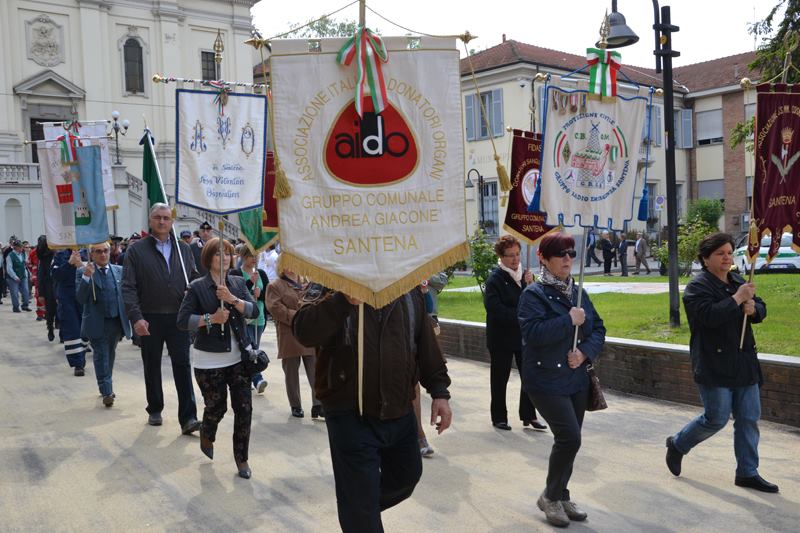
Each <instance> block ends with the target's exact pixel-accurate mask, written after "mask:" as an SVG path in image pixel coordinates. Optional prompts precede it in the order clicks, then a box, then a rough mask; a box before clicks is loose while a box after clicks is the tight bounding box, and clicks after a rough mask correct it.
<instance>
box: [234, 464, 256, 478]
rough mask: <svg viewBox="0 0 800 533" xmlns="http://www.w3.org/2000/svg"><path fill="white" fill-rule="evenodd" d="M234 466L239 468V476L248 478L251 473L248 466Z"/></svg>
mask: <svg viewBox="0 0 800 533" xmlns="http://www.w3.org/2000/svg"><path fill="white" fill-rule="evenodd" d="M245 464H246V463H245ZM236 468H237V469H238V470H239V477H240V478H242V479H250V478H251V477H252V475H253V471H252V470H250V467H249V466H243V467H240V466H239V465H236Z"/></svg>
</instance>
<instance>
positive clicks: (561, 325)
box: [518, 233, 606, 527]
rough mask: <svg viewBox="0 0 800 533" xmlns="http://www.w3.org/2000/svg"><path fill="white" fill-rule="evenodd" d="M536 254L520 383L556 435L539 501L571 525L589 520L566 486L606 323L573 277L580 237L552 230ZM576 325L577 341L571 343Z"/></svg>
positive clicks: (523, 303)
mask: <svg viewBox="0 0 800 533" xmlns="http://www.w3.org/2000/svg"><path fill="white" fill-rule="evenodd" d="M537 254H538V256H539V263H540V264H541V265H542V272H541V276H540V277H539V280H538V281H537V282H536V283H534V284H531V285H528V287H527V288H526V289H525V291H524V292H523V293H522V296H521V297H520V301H519V311H518V314H519V326H520V330H521V332H522V346H523V352H522V368H523V371H522V387H523V389H524V390H525V392H526V393H527V394H528V396H529V397H530V398H531V400H532V401H533V402H535V403H536V407H537V408H538V409H539V412H540V413H541V414H542V417H544V419H545V420H546V421H547V423H548V424H550V429H551V431H552V432H553V437H554V441H555V442H554V444H553V448H552V450H551V452H550V462H549V466H548V469H547V484H546V486H545V490H544V492H542V495H541V496H540V497H539V500H538V501H537V505H538V506H539V509H541V510H542V511H544V513H545V516H546V517H547V521H548V522H550V523H551V524H553V525H555V526H560V527H565V526H568V525H569V522H570V520H576V521H581V520H586V513H585V512H583V511H582V510H581V509H580V508H578V506H577V505H576V504H575V503H574V502H573V501H571V500H570V494H569V489H568V488H567V485H568V483H569V480H570V477H571V476H572V465H573V463H574V462H575V456H576V455H577V454H578V449H579V448H580V446H581V426H582V424H583V415H584V412H585V411H586V404H587V402H588V399H589V375H588V374H587V371H586V367H587V366H588V365H589V364H590V363H591V362H593V361H594V360H595V359H597V357H598V356H599V355H600V351H601V350H602V348H603V343H604V342H605V336H606V329H605V327H603V321H602V320H601V319H600V316H599V315H598V314H597V311H595V309H594V306H593V305H592V302H591V300H589V296H588V295H587V294H586V292H585V291H584V293H583V297H582V300H581V306H580V307H576V302H577V301H578V287H577V285H576V284H575V282H574V280H573V279H572V276H571V272H572V262H573V260H574V259H575V256H576V255H577V254H576V252H575V240H574V239H573V238H572V237H570V236H569V235H568V234H566V233H551V234H549V235H546V236H545V237H543V238H542V240H541V242H540V243H539V250H538V252H537ZM576 327H577V328H578V345H577V348H576V349H575V350H573V349H572V346H573V342H574V337H575V328H576Z"/></svg>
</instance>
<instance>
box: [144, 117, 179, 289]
mask: <svg viewBox="0 0 800 533" xmlns="http://www.w3.org/2000/svg"><path fill="white" fill-rule="evenodd" d="M144 132H145V134H146V135H145V138H146V139H147V147H148V148H149V149H150V156H151V157H152V158H153V165H155V167H156V176H157V177H158V185H159V187H161V194H162V195H163V196H164V202H165V203H166V201H167V191H166V189H164V180H162V179H161V169H159V168H158V159H156V151H155V150H154V149H153V142H152V138H151V135H152V133H153V132H151V131H150V129H149V128H145V129H144ZM173 218H174V217H173ZM171 233H172V236H173V237H174V238H175V248H176V249H177V250H178V259H179V261H180V264H181V270H182V271H183V279H184V280H185V281H186V287H187V288H188V287H189V276H188V275H186V265H184V264H183V254H182V253H181V242H180V240H178V233H177V232H176V231H175V223H174V220H173V224H172V232H171Z"/></svg>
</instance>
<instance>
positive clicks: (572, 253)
mask: <svg viewBox="0 0 800 533" xmlns="http://www.w3.org/2000/svg"><path fill="white" fill-rule="evenodd" d="M577 255H578V252H576V251H575V250H560V251H558V252H556V253H554V254H553V257H566V256H570V257H571V258H573V259H575V257H577Z"/></svg>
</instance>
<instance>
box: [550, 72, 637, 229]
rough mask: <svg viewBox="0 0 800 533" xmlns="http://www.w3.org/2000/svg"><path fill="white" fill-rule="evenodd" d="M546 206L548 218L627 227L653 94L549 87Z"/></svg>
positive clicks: (565, 222) (557, 221)
mask: <svg viewBox="0 0 800 533" xmlns="http://www.w3.org/2000/svg"><path fill="white" fill-rule="evenodd" d="M546 102H547V103H546V106H547V110H546V118H545V120H546V123H545V128H544V130H545V133H544V146H543V149H542V172H541V175H542V190H541V209H540V210H541V211H544V212H546V213H547V224H549V225H559V224H560V225H562V226H574V225H580V226H584V227H598V228H604V229H614V230H621V229H622V228H623V224H624V223H625V221H629V220H631V219H632V218H633V202H634V194H635V192H636V182H637V180H636V175H637V168H638V162H639V158H640V154H639V148H640V147H641V145H642V128H643V126H644V121H645V115H646V106H647V98H645V97H644V96H635V97H632V98H625V97H623V96H617V97H610V98H603V99H602V100H600V99H599V98H596V97H594V98H593V97H592V96H589V95H588V94H587V92H586V91H582V90H567V89H562V88H559V87H556V86H553V85H550V86H548V87H547V100H546Z"/></svg>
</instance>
